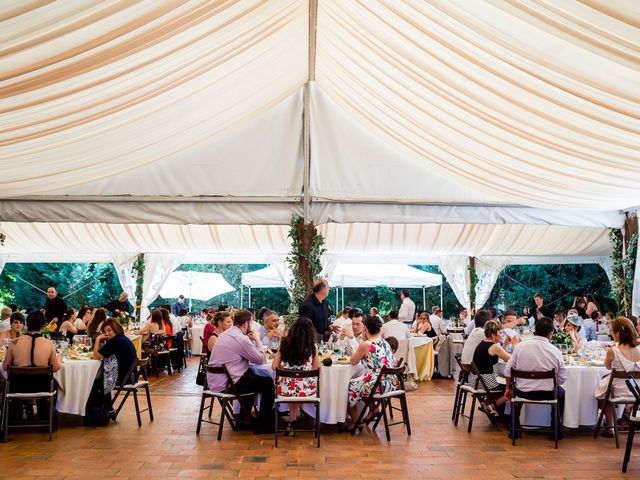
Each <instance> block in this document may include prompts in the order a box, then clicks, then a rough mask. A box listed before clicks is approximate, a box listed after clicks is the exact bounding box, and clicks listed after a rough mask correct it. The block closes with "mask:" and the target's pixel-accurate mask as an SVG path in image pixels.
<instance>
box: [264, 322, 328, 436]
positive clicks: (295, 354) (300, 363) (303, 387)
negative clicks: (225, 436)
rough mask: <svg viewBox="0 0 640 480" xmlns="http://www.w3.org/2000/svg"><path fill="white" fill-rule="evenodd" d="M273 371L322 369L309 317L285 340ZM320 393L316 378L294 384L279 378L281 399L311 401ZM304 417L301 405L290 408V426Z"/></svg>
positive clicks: (300, 380)
mask: <svg viewBox="0 0 640 480" xmlns="http://www.w3.org/2000/svg"><path fill="white" fill-rule="evenodd" d="M271 367H272V368H273V370H274V371H275V369H276V368H283V369H287V370H315V369H318V368H320V357H318V351H317V349H316V336H315V328H313V323H312V322H311V320H310V319H308V318H307V317H300V318H298V319H297V320H296V322H295V323H294V324H293V326H292V327H291V331H290V332H289V335H287V336H286V337H284V338H283V339H282V343H281V344H280V350H279V351H278V352H277V353H276V355H275V357H274V358H273V363H272V364H271ZM317 392H318V384H317V379H316V378H313V377H311V378H300V379H296V380H294V381H291V379H288V378H279V379H278V384H277V385H276V395H278V396H281V397H311V396H313V395H316V394H317ZM299 413H300V405H299V404H297V403H293V402H292V403H290V404H289V424H288V425H287V431H290V430H291V424H292V423H294V422H296V421H297V419H298V414H299Z"/></svg>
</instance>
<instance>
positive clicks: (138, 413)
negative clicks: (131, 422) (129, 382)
mask: <svg viewBox="0 0 640 480" xmlns="http://www.w3.org/2000/svg"><path fill="white" fill-rule="evenodd" d="M133 405H134V406H135V409H136V419H137V420H138V428H139V427H141V426H142V419H141V418H140V404H139V403H138V391H137V390H134V391H133Z"/></svg>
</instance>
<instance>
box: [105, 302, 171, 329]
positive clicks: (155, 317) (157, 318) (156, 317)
mask: <svg viewBox="0 0 640 480" xmlns="http://www.w3.org/2000/svg"><path fill="white" fill-rule="evenodd" d="M97 316H98V314H97V313H96V317H97ZM148 333H151V334H161V335H166V334H167V332H166V330H165V328H164V323H163V321H162V312H161V311H160V309H158V308H154V309H153V310H152V311H151V317H150V318H149V321H148V322H147V323H145V324H144V325H143V326H142V328H141V329H140V330H138V331H136V335H143V334H148Z"/></svg>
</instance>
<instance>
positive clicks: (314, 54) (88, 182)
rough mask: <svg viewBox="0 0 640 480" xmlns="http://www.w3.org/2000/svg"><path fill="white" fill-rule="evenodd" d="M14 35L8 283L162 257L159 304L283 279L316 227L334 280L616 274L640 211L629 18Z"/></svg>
mask: <svg viewBox="0 0 640 480" xmlns="http://www.w3.org/2000/svg"><path fill="white" fill-rule="evenodd" d="M0 14H1V15H2V16H1V17H0V18H2V28H1V29H0V59H1V60H2V61H1V62H0V168H1V175H0V219H1V220H2V223H1V224H0V229H1V230H2V231H3V232H4V233H6V234H7V237H8V238H7V241H6V245H5V246H4V247H2V248H1V249H0V256H1V259H0V260H2V261H8V262H16V261H70V260H71V261H79V260H85V261H90V260H91V259H93V260H94V261H98V260H102V261H113V258H114V255H120V256H122V255H125V256H126V255H131V256H135V255H136V254H137V253H145V254H146V255H149V258H150V259H155V260H153V262H156V263H154V265H155V266H156V267H158V268H157V275H158V278H156V279H155V280H153V282H152V283H150V284H149V289H148V290H147V291H146V292H147V293H148V294H152V293H153V291H154V290H155V289H156V287H158V285H159V282H160V280H162V278H165V277H166V275H168V273H169V272H171V271H172V270H173V268H175V265H177V264H179V263H186V262H189V263H191V262H198V263H218V262H223V263H264V262H265V260H267V259H270V258H272V257H283V256H285V255H287V254H288V252H289V247H290V243H289V239H288V238H287V233H288V227H287V224H288V223H289V220H290V218H291V215H292V214H299V215H302V214H306V219H307V220H312V221H314V222H315V223H316V224H317V225H320V231H321V232H322V233H323V235H324V236H325V238H326V239H327V252H328V255H327V257H330V258H328V259H327V262H328V263H332V264H333V265H335V264H338V263H371V262H387V263H416V264H428V263H436V264H439V265H442V264H443V263H444V261H440V260H439V259H441V258H443V256H456V257H462V256H485V257H502V258H500V259H495V258H494V259H493V260H495V262H490V261H487V263H491V264H492V265H497V266H501V265H504V264H508V263H509V262H511V261H513V260H512V259H513V258H516V257H518V258H526V259H529V260H530V261H532V262H534V263H535V262H550V263H553V262H555V263H563V262H575V261H577V259H578V258H579V259H583V260H585V261H591V262H593V263H600V264H604V263H606V262H605V261H603V259H606V257H608V256H609V255H610V254H611V248H610V245H609V242H608V239H607V229H608V228H619V227H621V226H622V224H623V221H624V211H630V210H634V209H635V207H637V206H638V205H640V193H638V192H639V191H640V190H638V188H637V186H638V184H640V150H638V148H637V146H638V145H639V144H640V109H639V108H638V105H640V80H639V79H640V33H639V32H640V30H639V29H638V28H637V25H638V24H640V10H639V9H638V7H637V2H635V0H606V1H604V0H592V1H589V2H569V1H567V2H519V3H516V2H508V1H503V0H477V1H474V2H467V1H464V0H453V1H449V2H435V1H429V2H424V1H421V0H407V1H404V2H380V1H371V2H344V1H339V0H278V1H271V2H263V1H260V0H242V1H238V2H222V3H215V2H214V3H209V2H186V3H184V2H155V1H143V2H115V3H114V2H53V3H33V2H27V3H24V2H18V3H15V4H7V5H4V6H3V7H2V8H1V10H0ZM307 147H308V148H307ZM303 202H304V205H307V206H308V208H303ZM267 261H268V262H269V263H271V260H267ZM456 265H457V266H456V268H455V269H457V270H460V269H462V268H463V267H464V266H463V264H462V263H461V262H457V263H456ZM123 268H124V270H123V272H121V273H122V278H123V279H125V280H126V278H125V277H126V276H127V274H126V272H125V270H127V271H128V270H129V265H128V264H127V262H125V266H124V267H123ZM493 268H495V267H493ZM455 269H453V270H455ZM492 272H493V270H490V271H487V272H486V278H487V279H488V280H490V277H493V276H494V275H493V273H495V272H493V273H492ZM458 273H460V272H458ZM452 275H453V273H452ZM458 277H460V275H458ZM460 280H461V282H460V285H461V288H463V285H464V283H465V282H464V279H462V278H460ZM127 281H128V280H127ZM150 282H151V280H150ZM129 283H130V282H129ZM487 285H489V283H487V284H486V285H485V286H487ZM145 301H146V294H145V298H143V299H142V302H143V303H144V302H145Z"/></svg>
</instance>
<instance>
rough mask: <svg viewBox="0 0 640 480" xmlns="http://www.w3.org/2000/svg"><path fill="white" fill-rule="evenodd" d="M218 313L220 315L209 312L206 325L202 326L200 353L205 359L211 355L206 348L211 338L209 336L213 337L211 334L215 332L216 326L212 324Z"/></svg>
mask: <svg viewBox="0 0 640 480" xmlns="http://www.w3.org/2000/svg"><path fill="white" fill-rule="evenodd" d="M218 313H220V312H214V311H213V310H211V311H209V313H207V324H206V325H205V326H204V329H203V330H202V353H204V354H206V355H207V358H208V357H209V354H210V353H211V350H210V349H209V347H208V345H209V339H210V338H211V335H213V333H214V332H215V331H216V326H215V324H214V320H215V318H216V315H217V314H218ZM216 338H217V337H216ZM214 343H215V341H214Z"/></svg>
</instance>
